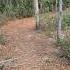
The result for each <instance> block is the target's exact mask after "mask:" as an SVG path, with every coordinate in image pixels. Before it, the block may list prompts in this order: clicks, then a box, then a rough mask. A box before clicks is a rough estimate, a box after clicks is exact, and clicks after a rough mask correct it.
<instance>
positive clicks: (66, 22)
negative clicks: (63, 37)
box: [62, 8, 70, 28]
mask: <svg viewBox="0 0 70 70" xmlns="http://www.w3.org/2000/svg"><path fill="white" fill-rule="evenodd" d="M62 26H63V28H66V27H70V8H69V9H67V10H66V11H65V12H64V13H63V25H62Z"/></svg>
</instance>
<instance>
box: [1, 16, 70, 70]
mask: <svg viewBox="0 0 70 70" xmlns="http://www.w3.org/2000/svg"><path fill="white" fill-rule="evenodd" d="M7 23H8V24H7V25H4V26H3V27H2V28H1V31H2V33H3V34H4V35H5V36H6V39H7V42H6V44H5V46H3V47H1V50H2V54H1V55H2V60H3V59H4V60H6V59H10V58H18V60H16V61H13V62H12V63H11V64H10V65H7V66H5V69H6V70H70V67H69V66H68V65H65V64H62V63H61V60H60V59H59V58H58V57H57V56H56V55H55V54H54V53H55V50H56V49H55V40H53V38H48V37H47V36H45V35H44V34H41V33H38V32H37V31H36V30H35V21H34V18H32V17H31V18H24V19H20V20H14V21H8V22H7ZM0 60H1V59H0Z"/></svg>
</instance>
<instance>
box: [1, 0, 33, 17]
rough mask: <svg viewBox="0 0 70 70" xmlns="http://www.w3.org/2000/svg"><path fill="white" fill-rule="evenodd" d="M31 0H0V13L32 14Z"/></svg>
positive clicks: (18, 15) (14, 14)
mask: <svg viewBox="0 0 70 70" xmlns="http://www.w3.org/2000/svg"><path fill="white" fill-rule="evenodd" d="M32 8H33V6H32V0H0V13H1V14H4V15H6V16H7V17H20V16H21V17H25V16H32V14H33V10H32Z"/></svg>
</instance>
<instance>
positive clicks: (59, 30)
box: [56, 0, 63, 39]
mask: <svg viewBox="0 0 70 70" xmlns="http://www.w3.org/2000/svg"><path fill="white" fill-rule="evenodd" d="M56 1H57V2H58V0H56ZM57 2H56V4H57ZM62 4H63V2H62V0H59V9H58V8H56V10H57V17H58V18H57V38H58V39H61V37H62V12H63V11H62ZM58 10H59V11H58Z"/></svg>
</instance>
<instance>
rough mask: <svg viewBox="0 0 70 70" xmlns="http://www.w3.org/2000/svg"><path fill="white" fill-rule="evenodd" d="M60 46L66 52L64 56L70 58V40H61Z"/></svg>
mask: <svg viewBox="0 0 70 70" xmlns="http://www.w3.org/2000/svg"><path fill="white" fill-rule="evenodd" d="M59 46H61V51H63V53H64V54H63V56H64V57H65V58H69V59H70V40H60V42H59Z"/></svg>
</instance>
